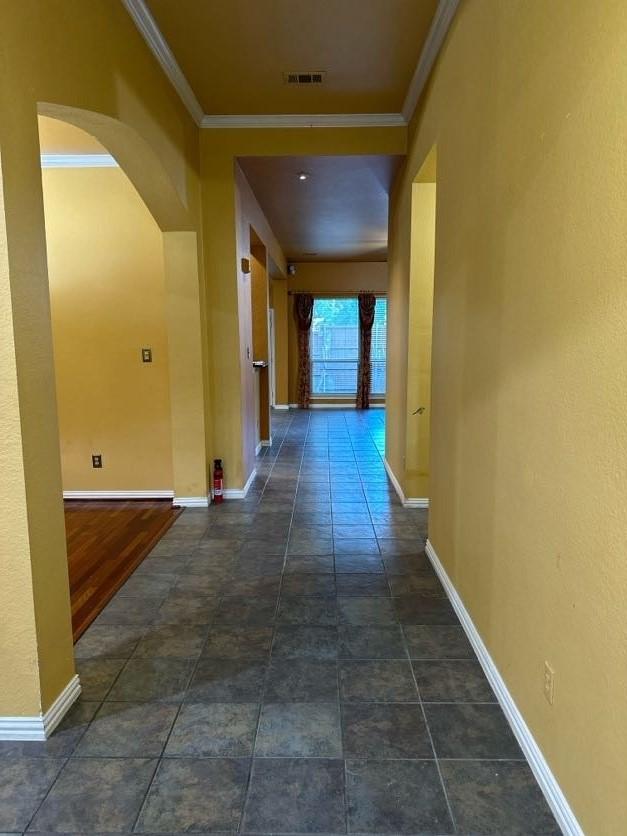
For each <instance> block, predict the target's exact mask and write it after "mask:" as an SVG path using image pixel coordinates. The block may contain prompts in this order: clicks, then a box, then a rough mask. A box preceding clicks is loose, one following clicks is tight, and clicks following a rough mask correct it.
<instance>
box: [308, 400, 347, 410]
mask: <svg viewBox="0 0 627 836" xmlns="http://www.w3.org/2000/svg"><path fill="white" fill-rule="evenodd" d="M355 408H356V407H355V401H346V403H324V402H323V401H318V403H310V404H309V409H355Z"/></svg>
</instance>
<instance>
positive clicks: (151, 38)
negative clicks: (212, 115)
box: [122, 0, 204, 126]
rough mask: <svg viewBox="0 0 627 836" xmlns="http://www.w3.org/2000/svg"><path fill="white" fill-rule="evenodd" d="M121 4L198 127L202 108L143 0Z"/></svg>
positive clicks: (129, 0) (124, 1)
mask: <svg viewBox="0 0 627 836" xmlns="http://www.w3.org/2000/svg"><path fill="white" fill-rule="evenodd" d="M122 3H124V5H125V7H126V9H127V11H128V13H129V14H130V16H131V17H132V18H133V22H134V23H135V25H136V26H137V28H138V29H139V31H140V33H141V34H142V36H143V38H144V40H145V41H146V43H147V44H148V46H149V47H150V50H151V52H152V54H153V55H154V56H155V58H156V59H157V61H158V62H159V64H160V65H161V69H162V70H163V71H164V73H165V74H166V75H167V77H168V78H169V79H170V82H171V83H172V86H173V87H174V89H175V90H176V92H177V93H178V94H179V96H180V97H181V101H182V102H183V104H184V105H185V107H186V108H187V109H188V111H189V113H190V115H191V117H192V119H193V120H194V122H195V123H196V124H197V125H198V126H200V125H201V123H202V120H203V116H204V114H203V110H202V107H201V106H200V103H199V101H198V99H197V98H196V94H195V93H194V91H193V90H192V88H191V86H190V84H189V82H188V80H187V79H186V78H185V75H184V74H183V70H182V69H181V68H180V67H179V65H178V61H177V60H176V58H175V57H174V53H173V52H172V50H171V49H170V47H169V45H168V42H167V41H166V39H165V38H164V37H163V35H162V34H161V30H160V29H159V27H158V26H157V22H156V20H155V19H154V17H153V16H152V14H151V13H150V10H149V9H148V6H147V5H146V3H145V2H144V0H122Z"/></svg>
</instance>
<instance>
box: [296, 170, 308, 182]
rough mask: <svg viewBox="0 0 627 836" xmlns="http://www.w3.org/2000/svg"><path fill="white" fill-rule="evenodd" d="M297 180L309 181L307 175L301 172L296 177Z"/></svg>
mask: <svg viewBox="0 0 627 836" xmlns="http://www.w3.org/2000/svg"><path fill="white" fill-rule="evenodd" d="M298 179H299V180H309V175H308V174H307V172H306V171H301V172H300V173H299V175H298Z"/></svg>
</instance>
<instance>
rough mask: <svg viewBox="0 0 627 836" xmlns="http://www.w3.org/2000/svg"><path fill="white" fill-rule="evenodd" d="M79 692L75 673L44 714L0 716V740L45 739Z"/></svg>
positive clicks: (79, 687) (78, 682) (78, 683)
mask: <svg viewBox="0 0 627 836" xmlns="http://www.w3.org/2000/svg"><path fill="white" fill-rule="evenodd" d="M80 692H81V684H80V681H79V679H78V676H77V675H76V674H75V675H74V676H73V677H72V679H70V681H69V682H68V684H67V685H66V686H65V688H64V689H63V690H62V691H61V693H60V694H59V696H58V697H57V698H56V700H55V701H54V702H53V703H52V705H51V706H50V708H49V709H48V710H47V711H46V712H45V713H44V714H40V715H39V716H35V717H0V740H46V739H47V738H48V737H50V735H51V734H52V732H53V731H54V730H55V729H56V727H57V726H58V725H59V723H60V722H61V720H62V719H63V718H64V717H65V715H66V714H67V712H68V711H69V709H70V708H71V707H72V705H73V703H74V702H75V701H76V699H77V698H78V696H79V694H80Z"/></svg>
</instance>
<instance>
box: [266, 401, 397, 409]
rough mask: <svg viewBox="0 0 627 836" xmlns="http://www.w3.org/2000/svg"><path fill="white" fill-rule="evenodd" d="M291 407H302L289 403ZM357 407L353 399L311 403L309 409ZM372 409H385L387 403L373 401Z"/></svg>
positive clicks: (276, 407)
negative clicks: (340, 401) (342, 401)
mask: <svg viewBox="0 0 627 836" xmlns="http://www.w3.org/2000/svg"><path fill="white" fill-rule="evenodd" d="M274 408H275V409H279V408H281V409H282V408H283V407H278V406H275V407H274ZM289 408H290V409H300V407H299V405H298V404H297V403H291V404H289ZM356 408H357V407H356V406H355V404H354V403H352V402H351V401H347V402H346V403H345V404H344V403H310V404H309V409H356ZM285 409H287V407H285ZM370 409H385V404H384V403H371V404H370Z"/></svg>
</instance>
